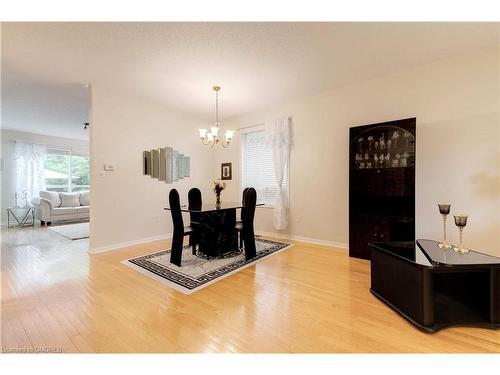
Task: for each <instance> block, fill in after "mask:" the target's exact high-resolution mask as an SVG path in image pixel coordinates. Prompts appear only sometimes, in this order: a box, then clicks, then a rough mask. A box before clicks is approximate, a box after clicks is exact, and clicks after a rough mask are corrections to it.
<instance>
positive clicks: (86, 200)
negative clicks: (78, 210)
mask: <svg viewBox="0 0 500 375" xmlns="http://www.w3.org/2000/svg"><path fill="white" fill-rule="evenodd" d="M80 206H90V193H89V192H88V191H82V192H81V193H80Z"/></svg>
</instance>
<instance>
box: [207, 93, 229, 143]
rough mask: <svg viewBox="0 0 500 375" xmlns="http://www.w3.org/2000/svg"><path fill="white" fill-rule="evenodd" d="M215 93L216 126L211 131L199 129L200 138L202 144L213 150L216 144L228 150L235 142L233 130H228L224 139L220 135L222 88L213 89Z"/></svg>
mask: <svg viewBox="0 0 500 375" xmlns="http://www.w3.org/2000/svg"><path fill="white" fill-rule="evenodd" d="M213 89H214V91H215V124H214V126H212V127H211V128H210V131H209V130H208V129H199V132H200V138H201V142H202V143H203V144H204V145H205V146H210V148H213V147H214V146H215V145H216V144H218V143H220V144H221V145H222V147H224V148H226V147H227V146H229V144H230V143H231V141H232V140H233V134H234V131H233V130H226V134H224V138H222V136H220V135H219V131H220V127H219V126H220V122H219V91H220V87H219V86H214V87H213Z"/></svg>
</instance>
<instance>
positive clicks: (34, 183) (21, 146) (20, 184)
mask: <svg viewBox="0 0 500 375" xmlns="http://www.w3.org/2000/svg"><path fill="white" fill-rule="evenodd" d="M46 157H47V147H46V146H45V145H38V144H34V143H25V142H18V141H16V146H15V155H14V159H15V163H16V192H17V193H19V194H22V193H23V192H24V191H25V192H26V194H27V202H26V203H27V204H29V203H30V202H31V201H32V200H33V198H35V197H38V194H39V192H40V190H44V189H45V178H44V162H45V158H46Z"/></svg>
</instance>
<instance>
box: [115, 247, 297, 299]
mask: <svg viewBox="0 0 500 375" xmlns="http://www.w3.org/2000/svg"><path fill="white" fill-rule="evenodd" d="M257 240H258V241H261V242H266V243H269V244H274V246H272V247H270V248H268V249H264V250H262V251H260V252H258V253H257V257H255V258H254V259H251V260H249V261H247V260H245V259H240V260H238V261H236V262H233V263H230V264H228V265H225V266H222V267H220V268H218V269H217V270H214V271H211V272H210V273H208V274H204V275H201V276H200V277H198V278H196V279H193V278H190V277H188V276H185V275H183V274H179V273H177V272H175V271H173V270H170V269H168V268H165V267H163V266H161V265H158V264H157V263H154V262H151V261H148V259H150V258H154V257H157V256H159V255H166V254H170V249H168V250H160V251H154V252H151V253H148V254H144V255H141V256H140V257H134V258H130V259H125V260H122V261H121V262H120V263H122V264H124V265H125V266H127V267H129V268H132V269H134V270H136V271H138V272H140V273H142V274H143V275H145V276H147V277H149V278H151V279H154V280H156V281H159V282H160V283H162V284H164V285H167V286H169V287H171V288H173V289H175V290H177V291H178V292H181V293H183V294H186V295H189V294H192V293H194V292H197V291H199V290H201V289H203V288H205V287H207V286H209V285H211V284H213V283H216V282H218V281H220V280H222V279H224V278H226V277H228V276H230V275H233V274H235V273H237V272H239V271H240V270H243V269H245V268H247V267H249V266H252V265H254V264H256V263H258V262H260V261H262V260H263V259H265V258H267V257H269V256H271V255H274V254H277V253H280V252H282V251H284V250H287V249H289V248H290V247H292V246H294V245H295V244H293V243H287V242H279V241H274V240H268V239H264V238H257ZM184 249H187V250H190V248H189V246H184Z"/></svg>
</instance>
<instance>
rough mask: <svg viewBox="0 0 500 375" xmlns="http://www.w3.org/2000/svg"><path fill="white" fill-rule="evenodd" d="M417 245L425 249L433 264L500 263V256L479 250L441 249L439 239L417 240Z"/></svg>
mask: <svg viewBox="0 0 500 375" xmlns="http://www.w3.org/2000/svg"><path fill="white" fill-rule="evenodd" d="M417 246H418V247H419V248H420V249H422V250H423V251H424V253H425V254H426V255H427V257H428V258H429V260H430V261H431V262H432V263H433V264H443V265H473V264H500V258H497V257H494V256H491V255H486V254H482V253H478V252H477V251H473V250H469V252H468V253H466V254H462V253H458V252H455V251H454V250H453V249H446V250H445V249H441V248H440V247H439V246H438V241H434V240H417Z"/></svg>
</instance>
